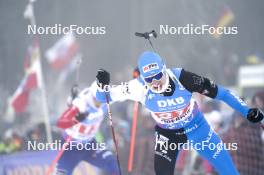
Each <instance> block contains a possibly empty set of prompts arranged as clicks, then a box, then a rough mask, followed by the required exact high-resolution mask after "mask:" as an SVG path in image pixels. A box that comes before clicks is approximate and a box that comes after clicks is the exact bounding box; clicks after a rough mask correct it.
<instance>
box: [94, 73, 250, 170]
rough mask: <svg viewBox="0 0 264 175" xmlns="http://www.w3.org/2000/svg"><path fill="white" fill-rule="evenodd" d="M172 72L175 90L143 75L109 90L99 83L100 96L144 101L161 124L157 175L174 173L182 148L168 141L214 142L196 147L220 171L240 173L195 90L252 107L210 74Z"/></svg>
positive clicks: (158, 127)
mask: <svg viewBox="0 0 264 175" xmlns="http://www.w3.org/2000/svg"><path fill="white" fill-rule="evenodd" d="M166 72H167V75H168V76H169V83H170V86H171V89H172V91H171V92H168V93H167V92H165V93H161V94H158V93H153V92H152V91H151V90H150V89H149V88H148V87H147V86H146V85H145V84H144V80H143V79H142V78H141V77H139V78H137V79H133V80H130V81H129V82H127V83H126V84H123V85H118V86H115V87H110V88H109V91H107V92H105V91H103V90H102V88H99V87H98V90H97V94H96V98H97V100H99V101H101V102H105V101H106V99H105V93H108V94H109V96H110V100H111V102H115V101H123V100H127V99H129V100H133V101H138V102H140V103H141V104H142V105H144V106H145V107H146V108H147V109H148V110H149V111H150V112H151V115H152V117H153V118H154V120H155V121H156V123H157V125H156V126H155V135H156V145H155V157H154V166H155V172H156V175H173V172H174V168H175V163H176V159H177V155H178V153H179V150H180V149H167V148H168V147H164V144H168V145H171V144H175V143H186V142H187V141H188V142H189V143H193V145H197V146H198V145H202V144H203V145H206V144H207V145H210V144H211V143H213V144H214V145H216V146H214V147H213V146H211V147H209V146H203V147H202V148H198V147H194V149H195V150H196V151H198V153H199V154H200V155H201V156H202V157H204V158H205V159H207V160H208V161H209V162H210V163H211V164H212V166H213V167H214V168H215V169H216V171H217V172H218V173H219V174H220V175H238V174H239V173H238V171H237V169H236V167H235V166H234V163H233V161H232V159H231V156H230V155H229V152H228V151H227V150H226V149H224V147H223V145H222V144H223V143H222V141H221V139H220V137H219V136H218V135H217V134H216V133H215V132H214V131H213V130H212V128H211V127H210V126H209V124H208V123H207V121H206V120H205V118H204V116H203V114H202V113H201V111H200V110H199V108H198V105H197V103H196V102H195V100H194V99H193V98H192V93H193V92H198V93H200V94H203V95H206V96H208V97H210V98H213V99H217V100H221V101H223V102H225V103H226V104H228V105H229V106H231V107H232V108H233V109H235V110H237V111H239V112H240V113H241V114H242V115H243V116H245V117H246V116H247V113H248V110H249V108H248V107H247V105H246V104H245V103H244V102H243V101H242V100H241V99H240V98H239V97H238V96H236V95H234V94H233V93H232V92H230V91H229V90H227V89H225V88H224V87H222V86H220V85H216V84H215V83H214V82H213V81H210V80H209V79H208V78H204V77H201V76H199V75H196V74H194V73H191V72H188V71H185V70H184V69H182V68H174V69H166Z"/></svg>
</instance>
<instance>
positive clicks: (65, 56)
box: [45, 33, 79, 70]
mask: <svg viewBox="0 0 264 175" xmlns="http://www.w3.org/2000/svg"><path fill="white" fill-rule="evenodd" d="M78 49H79V45H78V44H77V42H76V38H75V37H74V35H73V33H68V34H66V35H64V36H63V37H62V38H61V39H60V40H59V41H57V42H56V43H55V44H54V45H53V46H52V47H51V48H50V49H49V50H47V51H46V53H45V56H46V58H47V60H48V62H49V64H50V66H51V67H52V68H53V69H55V70H62V69H63V68H65V67H66V66H67V65H68V64H70V62H71V60H72V58H73V57H74V56H75V55H76V53H77V52H78Z"/></svg>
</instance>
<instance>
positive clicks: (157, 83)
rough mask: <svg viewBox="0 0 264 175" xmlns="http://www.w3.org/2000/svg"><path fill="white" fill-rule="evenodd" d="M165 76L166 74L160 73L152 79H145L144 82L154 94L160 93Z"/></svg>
mask: <svg viewBox="0 0 264 175" xmlns="http://www.w3.org/2000/svg"><path fill="white" fill-rule="evenodd" d="M166 76H167V74H166V73H163V72H160V73H158V74H156V75H154V76H152V77H148V78H145V82H146V83H147V85H148V86H149V87H150V88H151V89H152V90H153V91H154V92H160V91H161V90H162V89H164V86H165V84H166Z"/></svg>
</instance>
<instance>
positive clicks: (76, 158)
mask: <svg viewBox="0 0 264 175" xmlns="http://www.w3.org/2000/svg"><path fill="white" fill-rule="evenodd" d="M81 155H82V153H81V151H77V150H74V149H73V150H65V151H64V152H63V154H62V156H61V158H60V160H59V161H58V163H57V166H56V169H55V175H72V173H73V170H74V168H75V167H76V166H77V164H78V163H79V162H80V161H81Z"/></svg>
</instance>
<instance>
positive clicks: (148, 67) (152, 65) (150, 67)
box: [143, 63, 159, 73]
mask: <svg viewBox="0 0 264 175" xmlns="http://www.w3.org/2000/svg"><path fill="white" fill-rule="evenodd" d="M155 69H159V65H158V64H157V63H150V64H148V65H146V66H144V67H143V72H144V73H146V72H149V71H152V70H155Z"/></svg>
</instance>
